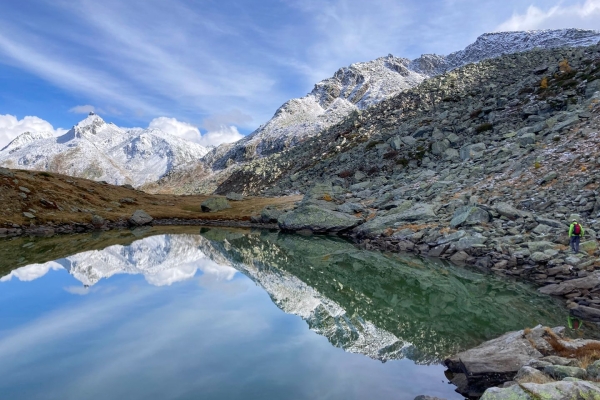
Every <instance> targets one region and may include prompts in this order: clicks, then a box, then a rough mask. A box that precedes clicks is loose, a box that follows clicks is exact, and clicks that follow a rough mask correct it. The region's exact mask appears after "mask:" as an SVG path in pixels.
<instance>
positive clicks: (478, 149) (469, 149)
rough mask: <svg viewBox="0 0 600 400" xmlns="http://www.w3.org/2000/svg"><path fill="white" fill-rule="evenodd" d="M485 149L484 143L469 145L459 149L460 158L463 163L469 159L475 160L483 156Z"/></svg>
mask: <svg viewBox="0 0 600 400" xmlns="http://www.w3.org/2000/svg"><path fill="white" fill-rule="evenodd" d="M485 149H486V146H485V143H475V144H469V145H466V146H463V147H461V149H460V158H461V159H462V160H463V161H465V160H468V159H469V158H473V159H477V158H480V157H481V156H483V151H484V150H485Z"/></svg>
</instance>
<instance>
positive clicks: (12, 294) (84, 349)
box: [0, 228, 566, 399]
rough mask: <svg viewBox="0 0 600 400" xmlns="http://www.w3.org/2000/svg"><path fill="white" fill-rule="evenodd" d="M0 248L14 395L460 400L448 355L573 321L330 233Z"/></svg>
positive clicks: (534, 301)
mask: <svg viewBox="0 0 600 400" xmlns="http://www.w3.org/2000/svg"><path fill="white" fill-rule="evenodd" d="M0 246H2V248H3V249H4V250H5V254H6V257H4V259H3V260H2V261H0V275H3V276H2V278H0V321H1V322H0V393H1V395H0V398H7V399H120V398H126V399H250V398H261V399H341V398H344V399H365V398H377V399H413V398H414V397H415V396H417V395H419V394H427V395H430V396H438V397H444V398H447V399H457V398H461V397H460V396H459V395H457V394H456V393H454V387H453V386H452V385H450V384H448V383H447V380H446V379H445V376H444V373H443V372H444V368H443V366H442V365H440V361H441V360H443V358H444V357H446V356H448V355H450V354H452V353H453V352H455V351H458V350H460V349H464V348H467V347H469V346H473V345H476V344H478V343H480V342H481V341H483V340H486V339H490V338H492V337H495V336H497V335H499V334H502V333H504V332H506V331H508V330H514V329H522V328H524V327H527V326H534V325H536V324H538V323H542V324H548V325H555V324H563V323H564V320H565V318H566V311H565V310H564V309H563V308H562V307H561V306H560V305H559V304H557V303H556V302H554V301H553V300H551V299H549V298H547V297H544V296H540V295H538V294H537V293H536V292H535V291H534V290H533V289H531V288H529V287H527V286H524V285H520V284H517V283H513V282H506V281H503V280H500V279H496V278H494V277H490V276H485V275H482V274H480V273H477V272H473V271H468V270H465V269H462V268H457V267H453V266H452V265H449V264H446V263H442V262H440V261H434V260H422V259H419V258H416V257H409V256H397V255H389V254H383V253H379V252H371V251H365V250H361V249H358V248H356V247H355V246H353V245H352V244H350V243H348V242H346V241H343V240H341V239H337V238H331V237H324V236H317V237H315V236H312V237H304V236H299V235H287V234H279V233H277V232H267V231H254V232H251V231H244V230H227V229H202V230H200V229H194V230H191V229H189V228H188V229H181V230H175V231H171V232H170V233H167V234H165V233H163V232H161V231H159V230H150V231H144V232H133V233H131V232H129V231H126V232H120V233H115V232H107V233H103V234H100V235H75V236H69V237H55V238H49V239H28V238H20V239H17V240H12V241H5V242H2V243H0Z"/></svg>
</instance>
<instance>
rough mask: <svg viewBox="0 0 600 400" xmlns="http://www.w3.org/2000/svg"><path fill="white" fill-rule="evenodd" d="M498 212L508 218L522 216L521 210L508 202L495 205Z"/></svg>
mask: <svg viewBox="0 0 600 400" xmlns="http://www.w3.org/2000/svg"><path fill="white" fill-rule="evenodd" d="M494 209H495V210H496V212H497V213H498V214H500V215H502V216H504V217H506V218H508V219H511V220H512V219H517V218H519V217H520V216H521V211H519V210H517V209H516V208H514V207H513V206H512V205H510V204H508V203H498V204H496V205H495V206H494Z"/></svg>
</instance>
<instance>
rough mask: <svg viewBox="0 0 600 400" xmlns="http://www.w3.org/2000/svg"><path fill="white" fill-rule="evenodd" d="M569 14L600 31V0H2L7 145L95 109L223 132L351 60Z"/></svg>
mask: <svg viewBox="0 0 600 400" xmlns="http://www.w3.org/2000/svg"><path fill="white" fill-rule="evenodd" d="M571 27H575V28H583V29H595V30H600V0H568V1H566V0H565V1H560V0H535V1H523V0H504V1H501V2H500V1H497V0H436V1H434V0H403V1H400V0H369V1H368V2H365V1H364V0H363V1H361V0H261V1H250V0H196V1H193V0H128V1H121V0H103V1H96V0H53V1H45V0H20V1H3V2H0V148H1V147H3V146H5V145H6V144H7V143H8V142H9V141H10V140H12V139H13V138H14V137H16V136H17V135H18V134H20V133H22V132H24V131H28V130H29V131H39V130H46V131H53V132H55V134H57V135H58V134H61V133H64V132H65V131H66V130H67V129H69V128H70V127H71V126H73V125H74V124H76V123H77V122H78V121H80V120H82V119H83V118H85V115H86V114H88V113H89V112H90V111H94V112H96V113H97V114H99V115H100V116H102V117H103V118H104V119H105V120H106V121H107V122H114V123H116V124H117V125H119V126H122V127H154V128H161V129H164V130H165V131H167V132H169V133H172V134H174V135H177V136H181V137H184V138H186V139H190V140H193V141H196V142H198V143H201V144H203V145H218V144H220V143H223V142H231V141H235V140H238V139H240V138H241V137H242V136H243V135H246V134H248V133H250V132H252V131H253V130H254V129H256V128H257V127H259V126H260V125H261V124H263V123H265V122H267V121H268V120H269V119H270V118H271V117H272V116H273V114H274V113H275V111H276V110H277V108H278V107H279V106H281V105H282V104H283V103H284V102H285V101H287V100H289V99H291V98H296V97H302V96H304V95H306V94H307V93H308V92H310V91H311V90H312V88H313V86H314V84H315V83H317V82H318V81H320V80H322V79H325V78H328V77H330V76H332V75H333V74H334V73H335V71H336V70H338V69H339V68H341V67H344V66H347V65H350V64H352V63H355V62H362V61H370V60H373V59H375V58H377V57H381V56H385V55H388V54H393V55H395V56H399V57H406V58H416V57H418V56H420V55H421V54H426V53H436V54H448V53H451V52H453V51H457V50H460V49H462V48H464V47H465V46H467V45H468V44H470V43H472V42H473V41H475V39H476V38H477V36H479V35H480V34H482V33H486V32H494V31H512V30H532V29H558V28H571Z"/></svg>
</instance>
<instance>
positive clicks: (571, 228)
mask: <svg viewBox="0 0 600 400" xmlns="http://www.w3.org/2000/svg"><path fill="white" fill-rule="evenodd" d="M579 226H580V227H581V233H580V234H579V236H583V233H584V231H583V225H581V224H579ZM574 228H575V224H571V226H570V227H569V237H571V236H576V235H575V234H573V229H574Z"/></svg>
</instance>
